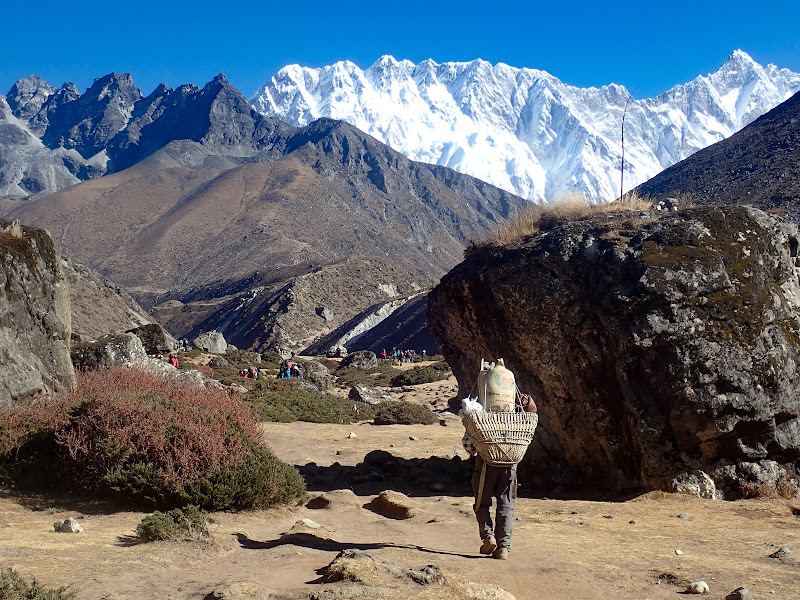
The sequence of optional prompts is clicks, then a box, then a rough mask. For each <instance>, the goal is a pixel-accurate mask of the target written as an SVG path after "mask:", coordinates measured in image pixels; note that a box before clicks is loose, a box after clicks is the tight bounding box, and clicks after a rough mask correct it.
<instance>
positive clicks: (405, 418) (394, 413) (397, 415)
mask: <svg viewBox="0 0 800 600" xmlns="http://www.w3.org/2000/svg"><path fill="white" fill-rule="evenodd" d="M436 422H437V418H436V415H434V414H433V413H432V412H431V411H429V410H428V409H427V408H425V407H424V406H420V405H419V404H412V403H411V402H401V401H398V402H382V403H381V404H379V405H378V406H377V408H376V409H375V419H374V420H373V423H375V425H397V424H400V425H413V424H415V423H421V424H422V425H431V424H433V423H436Z"/></svg>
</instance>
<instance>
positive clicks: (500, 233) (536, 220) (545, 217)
mask: <svg viewBox="0 0 800 600" xmlns="http://www.w3.org/2000/svg"><path fill="white" fill-rule="evenodd" d="M652 205H653V204H652V202H651V201H650V200H648V199H646V198H641V197H640V196H638V195H637V194H635V193H634V192H630V193H628V194H625V196H624V197H623V198H622V199H621V200H615V201H614V202H609V203H603V204H590V203H589V202H588V201H587V200H586V199H585V198H583V197H582V196H578V195H570V196H565V197H561V198H559V199H558V200H555V201H553V202H551V203H549V204H531V206H530V207H528V208H526V209H525V210H523V211H522V212H520V214H519V216H517V218H516V219H513V220H509V221H506V222H505V223H503V224H502V225H500V227H498V228H497V229H495V230H494V231H493V232H492V233H491V234H490V235H489V237H487V238H486V239H485V240H483V241H482V242H479V243H478V244H477V245H478V246H481V247H504V246H510V245H512V244H515V243H516V242H519V241H520V240H522V239H524V238H526V237H528V236H529V235H533V234H535V233H538V232H540V231H548V230H550V229H553V228H555V227H557V226H559V225H561V224H562V223H566V222H567V221H576V220H579V219H585V218H589V217H594V216H598V215H606V214H615V213H623V212H641V211H647V210H650V209H651V208H652Z"/></svg>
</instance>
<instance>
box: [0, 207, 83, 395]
mask: <svg viewBox="0 0 800 600" xmlns="http://www.w3.org/2000/svg"><path fill="white" fill-rule="evenodd" d="M70 334H71V319H70V304H69V285H68V283H67V280H66V278H65V276H64V272H63V270H62V265H61V258H60V257H59V256H58V253H57V252H56V248H55V244H54V243H53V240H52V238H51V237H50V234H49V233H47V232H46V231H45V230H43V229H33V228H29V227H23V226H21V225H20V224H19V223H17V222H14V223H9V222H6V221H0V408H2V407H13V406H15V405H16V404H17V403H18V402H21V401H23V400H25V399H28V398H32V397H35V396H39V395H42V394H48V393H51V392H55V391H59V390H69V389H73V388H74V386H75V372H74V370H73V369H72V363H71V361H70V356H69V343H70Z"/></svg>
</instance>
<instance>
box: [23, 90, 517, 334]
mask: <svg viewBox="0 0 800 600" xmlns="http://www.w3.org/2000/svg"><path fill="white" fill-rule="evenodd" d="M245 106H248V108H247V110H248V111H249V110H250V109H249V105H247V103H246V101H245ZM243 112H244V111H243ZM245 114H246V113H245ZM284 127H288V126H284ZM290 132H291V135H289V136H286V137H278V142H277V143H276V144H275V145H274V146H271V147H269V146H267V147H265V151H266V152H275V153H276V152H278V151H279V150H278V149H280V151H281V152H283V153H284V154H283V155H281V156H280V157H279V158H277V159H275V160H272V161H271V162H245V163H244V164H241V163H239V162H238V160H237V157H235V156H233V157H231V156H230V155H225V154H221V152H222V150H220V146H219V145H215V144H214V143H211V144H206V142H205V141H203V142H195V141H188V140H181V141H173V142H170V143H169V144H168V145H167V146H165V147H163V148H162V149H160V150H159V151H157V152H156V153H154V154H153V155H151V156H149V157H148V158H146V159H145V160H143V161H140V162H138V163H136V164H134V165H133V166H132V167H130V168H128V169H126V170H124V171H121V172H119V173H113V174H110V175H106V176H105V177H102V178H100V179H94V180H91V181H86V182H83V183H81V184H79V185H75V186H72V187H69V188H67V189H64V190H61V191H59V192H56V193H54V194H50V195H46V196H42V197H39V198H38V199H35V200H29V201H25V202H22V203H21V204H20V206H19V207H18V208H16V209H15V210H14V211H13V212H12V215H13V217H14V218H18V219H20V221H22V222H24V223H36V224H38V225H39V226H41V227H45V228H47V229H48V230H50V231H51V232H52V234H53V236H54V238H55V239H56V240H57V241H58V243H59V244H60V246H61V248H62V250H63V251H64V253H65V254H66V255H68V256H70V257H71V258H73V259H75V260H78V261H80V262H83V263H85V264H88V265H89V266H91V267H93V268H95V269H97V270H98V271H99V272H100V273H102V275H104V276H106V277H108V278H109V279H111V280H112V281H115V282H116V283H118V284H119V285H121V286H123V287H124V288H126V289H127V290H128V291H129V292H130V293H131V294H132V295H133V296H134V297H135V298H136V299H137V300H138V301H140V302H141V303H142V304H143V305H144V306H145V307H146V308H153V311H154V314H156V315H157V316H158V318H159V320H161V321H162V322H163V323H164V325H165V326H166V327H167V328H168V329H169V330H170V331H171V332H172V333H174V334H175V335H178V336H181V337H183V336H186V335H190V334H191V333H194V332H197V331H198V330H199V329H198V328H202V329H214V328H220V330H222V331H223V333H226V332H227V333H226V335H230V336H231V337H230V338H229V341H231V342H232V343H234V344H236V345H241V346H242V347H254V348H258V349H267V348H270V347H271V346H272V345H273V344H274V343H279V344H281V345H283V346H286V347H294V348H297V349H299V348H302V347H305V346H306V345H308V344H311V343H312V342H313V341H314V340H315V339H317V338H318V337H319V336H321V335H324V334H327V333H329V332H330V331H332V330H333V329H335V328H336V327H338V326H339V325H341V324H342V323H343V322H345V321H347V320H348V319H350V318H352V317H354V316H355V315H356V314H358V313H360V312H361V311H363V310H365V309H366V308H368V307H369V306H371V305H373V304H375V303H376V302H379V301H382V300H387V299H391V298H394V297H400V296H405V295H408V294H410V293H414V292H416V291H418V290H420V289H424V288H427V287H430V285H432V284H433V283H434V282H435V281H436V280H437V279H438V278H439V277H441V275H443V274H444V273H445V272H447V270H448V269H449V268H450V267H452V266H453V265H455V264H456V263H457V262H459V261H460V260H461V258H462V256H463V251H464V247H465V246H466V244H467V243H468V241H469V240H473V239H479V238H482V237H485V236H486V235H487V234H488V232H489V230H490V229H491V228H493V227H495V226H496V225H498V224H500V223H502V222H504V221H505V220H506V219H508V218H510V217H513V216H514V215H516V214H517V213H518V212H519V210H521V209H522V208H523V207H524V206H526V204H527V203H526V202H525V201H524V200H523V199H521V198H518V197H516V196H513V195H512V194H509V193H507V192H504V191H502V190H499V189H497V188H495V187H493V186H491V185H489V184H486V183H484V182H482V181H479V180H476V179H474V178H472V177H469V176H467V175H462V174H459V173H456V172H455V171H452V170H450V169H447V168H444V167H439V166H435V165H427V164H422V163H415V162H412V161H410V160H409V159H407V158H406V157H404V156H403V155H401V154H400V153H398V152H395V151H394V150H392V149H390V148H388V147H387V146H385V145H383V144H381V143H380V142H378V141H377V140H375V139H373V138H371V137H370V136H368V135H366V134H364V133H363V132H361V131H359V130H358V129H356V128H355V127H353V126H351V125H349V124H347V123H344V122H341V121H333V120H330V119H321V120H319V121H317V122H315V123H313V124H312V125H310V126H308V127H305V128H303V129H300V130H297V131H294V130H290ZM248 160H255V158H253V157H251V158H249V159H248ZM376 265H377V266H376ZM381 265H383V266H381ZM381 269H383V271H381ZM381 272H383V273H384V274H383V275H379V273H381ZM306 280H308V281H312V282H318V283H316V284H313V285H310V284H307V283H303V282H304V281H306ZM220 282H222V283H220ZM226 282H227V283H226ZM319 282H326V283H324V285H323V284H322V283H319ZM354 283H355V284H356V286H355V287H352V286H353V284H354ZM319 290H324V293H323V294H321V295H320V296H319V298H317V297H316V296H315V295H314V292H316V291H319ZM341 295H343V296H344V298H343V300H342V299H339V296H341ZM306 297H308V298H311V297H314V298H316V299H315V300H314V302H313V303H312V304H313V306H312V304H308V302H310V300H309V301H308V302H306ZM326 298H327V299H326ZM342 302H344V304H342ZM323 305H331V306H333V305H336V306H337V307H338V308H337V309H336V310H335V311H334V318H333V319H332V320H331V321H327V320H325V319H320V317H319V316H318V315H316V314H314V313H315V312H316V309H317V307H318V306H323ZM298 323H302V324H304V325H303V327H298V326H297V324H298Z"/></svg>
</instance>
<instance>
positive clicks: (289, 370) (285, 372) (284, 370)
mask: <svg viewBox="0 0 800 600" xmlns="http://www.w3.org/2000/svg"><path fill="white" fill-rule="evenodd" d="M292 357H294V353H292ZM287 377H299V378H300V379H302V378H303V365H301V364H300V363H299V362H295V361H293V360H282V361H281V364H280V367H278V379H286V378H287Z"/></svg>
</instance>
